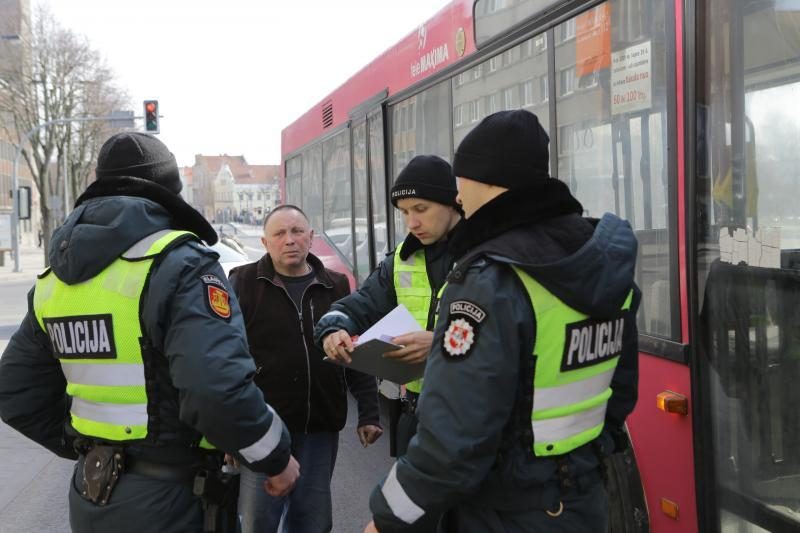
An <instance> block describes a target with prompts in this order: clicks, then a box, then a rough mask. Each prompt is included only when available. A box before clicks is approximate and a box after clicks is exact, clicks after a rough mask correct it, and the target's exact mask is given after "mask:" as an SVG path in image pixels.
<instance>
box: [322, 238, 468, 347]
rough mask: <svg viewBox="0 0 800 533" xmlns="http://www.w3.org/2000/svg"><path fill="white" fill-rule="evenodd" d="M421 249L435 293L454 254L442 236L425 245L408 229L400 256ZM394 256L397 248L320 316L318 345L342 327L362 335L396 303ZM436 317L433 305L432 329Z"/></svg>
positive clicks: (403, 256) (442, 281)
mask: <svg viewBox="0 0 800 533" xmlns="http://www.w3.org/2000/svg"><path fill="white" fill-rule="evenodd" d="M451 234H452V231H451ZM421 249H422V250H424V251H425V267H426V270H427V273H428V281H429V282H430V286H431V289H432V293H433V295H436V294H437V293H438V291H439V289H440V288H441V287H442V285H444V281H445V278H446V277H447V273H448V272H449V271H450V267H451V266H452V265H453V256H452V254H451V253H450V252H449V250H448V247H447V241H446V240H439V241H438V242H435V243H433V244H429V245H427V246H426V245H424V244H422V243H421V242H420V240H419V239H417V238H416V237H415V236H414V235H412V234H411V233H409V234H408V235H407V236H406V238H405V240H404V241H403V248H402V250H401V253H400V255H401V258H402V259H403V260H406V259H408V258H409V257H411V255H412V254H414V253H415V252H417V251H419V250H421ZM394 260H395V251H394V250H392V251H391V252H389V253H388V254H386V257H385V258H384V259H383V261H381V263H380V264H379V265H378V268H376V269H375V270H374V271H373V272H372V274H370V276H369V277H368V278H367V279H366V280H365V281H364V283H362V284H361V286H360V287H359V288H358V290H357V291H356V292H354V293H352V294H350V295H349V296H346V297H345V298H342V299H341V300H339V301H338V302H336V303H334V304H333V305H332V306H331V309H330V311H329V312H328V313H326V314H325V315H324V316H323V317H322V318H320V320H319V322H318V323H317V327H316V328H315V329H314V341H315V342H316V343H317V345H318V346H320V347H322V341H323V340H324V338H325V336H326V335H328V334H329V333H333V332H334V331H336V330H339V329H343V330H345V331H347V332H348V333H349V334H350V335H360V334H362V333H363V332H364V331H366V330H367V329H369V328H370V327H371V326H372V325H373V324H375V323H376V322H377V321H378V320H380V319H381V318H383V317H384V316H385V315H386V314H388V313H389V312H390V311H391V310H392V309H394V308H395V307H397V292H395V287H394ZM432 300H433V298H432ZM434 319H435V308H434V309H431V313H430V317H429V319H428V329H433V323H434Z"/></svg>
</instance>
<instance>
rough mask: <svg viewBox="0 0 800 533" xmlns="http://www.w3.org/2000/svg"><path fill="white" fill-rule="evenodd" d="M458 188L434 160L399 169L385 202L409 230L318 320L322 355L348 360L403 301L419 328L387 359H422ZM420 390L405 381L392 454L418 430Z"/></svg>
mask: <svg viewBox="0 0 800 533" xmlns="http://www.w3.org/2000/svg"><path fill="white" fill-rule="evenodd" d="M457 193H458V190H457V189H456V181H455V177H454V176H453V171H452V168H451V167H450V164H449V163H448V162H447V161H445V160H444V159H442V158H440V157H437V156H435V155H420V156H416V157H414V158H413V159H412V160H411V161H409V163H408V165H406V166H405V168H403V170H402V171H401V172H400V174H399V175H398V176H397V179H396V180H395V183H394V186H393V187H392V190H391V200H392V204H393V205H394V206H395V207H396V208H397V209H399V210H400V213H401V214H402V216H403V221H404V222H405V224H406V227H407V228H408V232H409V233H408V235H407V236H406V238H405V240H404V241H403V242H402V243H401V244H400V246H398V247H397V248H396V249H395V250H394V251H393V252H391V253H390V254H388V255H387V257H386V259H384V260H383V261H382V262H381V264H380V265H379V266H378V268H377V269H376V270H375V271H374V272H373V273H372V274H371V275H370V276H369V278H367V280H366V281H365V282H364V283H363V284H362V285H361V287H359V289H358V291H356V292H354V293H352V294H350V295H349V296H347V297H345V298H343V299H341V300H339V301H338V302H336V303H335V304H333V305H332V306H331V309H330V311H329V312H328V313H326V314H325V315H324V316H323V317H322V318H321V319H320V320H319V322H318V323H317V326H316V329H315V331H314V338H315V340H316V342H317V343H318V344H320V345H321V346H322V349H323V350H324V351H325V353H326V354H327V356H328V357H331V358H335V359H339V360H342V361H345V362H349V360H350V358H349V355H348V352H349V351H351V350H352V347H353V343H352V340H351V336H356V335H360V334H361V333H363V332H364V331H365V330H366V329H368V328H369V327H370V326H372V325H373V324H374V323H375V322H377V321H378V320H380V319H381V318H383V316H384V315H386V314H387V313H388V312H389V311H391V310H392V309H394V308H395V307H396V306H397V305H398V304H404V305H405V307H406V308H408V310H409V311H410V312H411V314H412V315H413V316H414V318H416V320H417V322H418V323H419V325H420V326H421V327H422V329H423V330H425V331H422V332H414V333H408V334H406V335H401V336H399V337H395V338H394V339H393V342H394V343H396V344H400V345H402V346H404V348H402V349H400V350H397V351H394V352H389V353H387V354H386V356H387V357H393V358H397V359H399V360H401V361H405V362H408V363H416V362H420V361H423V360H425V358H426V357H427V355H428V352H429V351H430V346H431V341H432V339H433V327H434V322H435V319H436V295H437V293H438V291H439V289H441V287H442V286H443V285H444V280H445V277H446V276H447V272H448V271H449V270H450V267H451V266H452V257H451V256H450V254H449V253H448V251H447V236H448V234H449V233H450V231H451V230H452V229H453V228H454V227H455V226H456V224H458V222H459V221H460V220H461V210H460V208H459V207H458V204H456V194H457ZM421 390H422V380H416V381H414V382H411V383H407V384H406V398H405V399H406V401H405V402H404V404H403V405H404V412H403V414H402V415H401V417H400V421H399V423H398V424H397V435H393V436H392V437H393V441H394V443H395V446H396V455H398V456H399V455H402V454H404V453H405V450H406V448H407V446H408V442H409V441H410V440H411V437H413V435H414V433H415V432H416V425H417V421H416V416H415V415H414V411H415V409H416V402H417V398H418V397H419V393H420V391H421Z"/></svg>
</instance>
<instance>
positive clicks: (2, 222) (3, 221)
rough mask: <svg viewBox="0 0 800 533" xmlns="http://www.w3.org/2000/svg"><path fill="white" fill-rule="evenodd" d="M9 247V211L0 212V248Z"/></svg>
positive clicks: (5, 248) (6, 248) (7, 248)
mask: <svg viewBox="0 0 800 533" xmlns="http://www.w3.org/2000/svg"><path fill="white" fill-rule="evenodd" d="M9 249H11V213H0V250H9Z"/></svg>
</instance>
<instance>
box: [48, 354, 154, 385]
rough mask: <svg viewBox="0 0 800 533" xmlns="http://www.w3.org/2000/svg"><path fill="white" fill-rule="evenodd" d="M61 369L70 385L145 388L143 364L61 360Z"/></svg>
mask: <svg viewBox="0 0 800 533" xmlns="http://www.w3.org/2000/svg"><path fill="white" fill-rule="evenodd" d="M61 369H62V370H63V371H64V376H65V377H66V378H67V381H68V382H69V383H78V384H81V385H100V386H107V387H126V386H134V385H140V386H144V384H145V381H144V365H142V364H105V365H98V364H87V363H68V362H66V360H64V359H62V360H61Z"/></svg>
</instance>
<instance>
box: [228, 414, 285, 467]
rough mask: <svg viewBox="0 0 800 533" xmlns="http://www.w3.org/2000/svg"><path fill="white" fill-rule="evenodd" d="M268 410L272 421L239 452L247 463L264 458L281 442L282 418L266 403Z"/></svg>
mask: <svg viewBox="0 0 800 533" xmlns="http://www.w3.org/2000/svg"><path fill="white" fill-rule="evenodd" d="M267 408H268V409H269V412H270V413H272V423H271V424H270V425H269V429H267V432H266V433H264V435H263V436H262V437H261V438H260V439H258V440H257V441H255V442H254V443H253V444H251V445H250V446H248V447H247V448H242V449H241V450H239V453H240V454H241V455H242V457H244V458H245V459H246V460H247V462H249V463H256V462H258V461H261V460H262V459H266V458H267V457H268V456H269V454H271V453H272V452H273V451H275V448H277V447H278V444H280V443H281V435H283V420H281V417H279V416H278V413H276V412H275V411H273V410H272V407H270V406H269V405H267Z"/></svg>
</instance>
